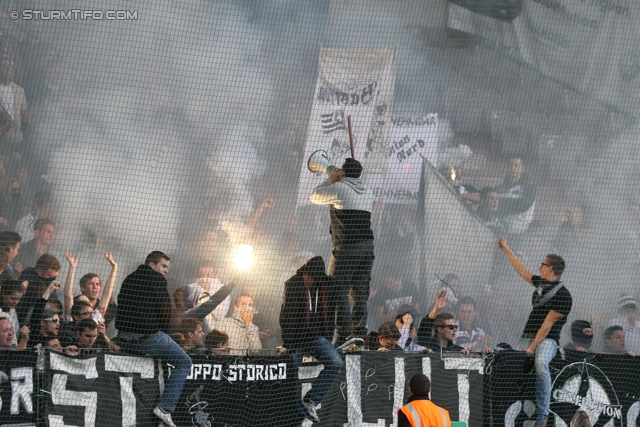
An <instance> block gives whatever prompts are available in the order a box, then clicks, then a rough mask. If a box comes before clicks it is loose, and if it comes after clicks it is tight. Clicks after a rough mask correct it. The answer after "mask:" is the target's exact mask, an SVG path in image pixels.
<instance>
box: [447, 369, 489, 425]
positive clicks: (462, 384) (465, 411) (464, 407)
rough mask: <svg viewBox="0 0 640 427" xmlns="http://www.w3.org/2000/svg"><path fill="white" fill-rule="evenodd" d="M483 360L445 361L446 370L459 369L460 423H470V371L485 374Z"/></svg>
mask: <svg viewBox="0 0 640 427" xmlns="http://www.w3.org/2000/svg"><path fill="white" fill-rule="evenodd" d="M482 360H483V359H482V358H466V357H465V358H461V357H455V358H448V359H444V368H445V369H459V370H461V371H462V372H460V373H458V413H459V418H460V421H469V415H470V414H471V408H470V407H469V389H470V385H469V371H478V373H480V375H482V374H483V373H484V366H483V362H482Z"/></svg>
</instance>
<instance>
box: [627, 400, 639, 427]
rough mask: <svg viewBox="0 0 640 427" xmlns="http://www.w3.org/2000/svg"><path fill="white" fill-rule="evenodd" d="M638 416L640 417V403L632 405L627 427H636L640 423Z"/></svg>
mask: <svg viewBox="0 0 640 427" xmlns="http://www.w3.org/2000/svg"><path fill="white" fill-rule="evenodd" d="M638 415H640V402H636V403H634V404H633V405H631V408H629V411H628V412H627V427H636V425H637V424H636V423H637V422H638Z"/></svg>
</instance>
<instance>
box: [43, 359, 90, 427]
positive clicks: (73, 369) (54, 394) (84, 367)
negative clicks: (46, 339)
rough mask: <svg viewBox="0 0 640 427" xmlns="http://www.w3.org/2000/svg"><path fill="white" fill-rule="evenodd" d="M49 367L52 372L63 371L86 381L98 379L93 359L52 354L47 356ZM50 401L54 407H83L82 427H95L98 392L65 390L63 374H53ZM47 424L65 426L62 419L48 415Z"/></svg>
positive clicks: (65, 384) (64, 376)
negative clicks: (70, 357) (81, 377)
mask: <svg viewBox="0 0 640 427" xmlns="http://www.w3.org/2000/svg"><path fill="white" fill-rule="evenodd" d="M49 366H50V367H51V369H52V370H56V371H63V372H66V373H68V374H71V375H80V376H83V377H85V378H87V379H95V378H98V370H97V369H96V358H95V357H93V358H91V359H69V358H66V357H64V356H62V355H59V354H56V353H53V352H52V353H50V354H49ZM51 400H52V401H53V404H54V405H64V406H84V426H85V427H95V425H96V410H97V405H98V392H96V391H91V392H80V391H71V390H67V376H66V375H65V374H54V375H53V380H52V381H51ZM49 423H50V424H51V425H56V426H60V427H62V426H64V425H65V424H64V421H63V419H62V417H59V416H55V415H49ZM54 423H55V424H54Z"/></svg>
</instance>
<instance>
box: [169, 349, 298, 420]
mask: <svg viewBox="0 0 640 427" xmlns="http://www.w3.org/2000/svg"><path fill="white" fill-rule="evenodd" d="M190 356H191V360H192V361H193V366H192V368H191V373H190V374H189V376H188V377H187V381H186V383H185V386H184V389H183V391H182V395H181V397H180V401H179V402H178V407H177V408H176V411H175V412H174V413H173V420H174V422H175V423H176V425H178V426H207V427H208V426H209V425H210V426H226V427H231V426H264V427H267V426H285V427H286V426H299V425H300V424H301V422H302V416H301V415H300V414H299V413H298V411H297V409H296V405H297V404H298V403H300V382H299V381H298V369H297V366H296V365H295V364H294V363H293V360H292V359H291V357H290V356H282V357H264V356H263V357H250V356H245V357H229V356H216V355H207V354H191V355H190ZM208 423H209V424H208Z"/></svg>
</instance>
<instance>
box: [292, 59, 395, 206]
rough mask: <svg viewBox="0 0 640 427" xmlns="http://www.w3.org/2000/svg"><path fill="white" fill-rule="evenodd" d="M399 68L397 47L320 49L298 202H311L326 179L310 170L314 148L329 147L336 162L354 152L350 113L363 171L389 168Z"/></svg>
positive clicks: (306, 203)
mask: <svg viewBox="0 0 640 427" xmlns="http://www.w3.org/2000/svg"><path fill="white" fill-rule="evenodd" d="M395 69H396V49H395V48H384V49H358V50H353V49H328V48H321V49H320V58H319V63H318V81H317V82H316V89H315V94H314V100H313V106H312V108H311V117H310V119H309V127H308V130H307V140H306V146H305V153H304V159H305V161H304V162H303V164H302V171H301V174H300V184H299V188H298V199H297V206H305V205H310V204H311V201H310V200H309V196H310V194H311V192H312V191H313V189H314V188H315V187H316V186H317V185H319V184H320V183H321V182H322V181H323V180H324V179H325V178H326V175H324V174H321V173H318V174H313V173H311V172H309V170H308V169H307V159H308V158H309V156H310V155H311V154H312V153H313V152H314V151H317V150H325V151H326V152H327V154H328V156H329V160H330V161H331V163H333V164H334V165H336V166H338V167H340V166H341V165H342V163H343V162H344V159H346V158H347V157H351V149H350V145H349V130H348V126H347V117H349V116H351V125H352V133H353V140H354V151H355V158H356V159H357V160H359V161H360V162H362V165H363V167H364V174H372V173H384V172H385V169H386V165H387V164H386V154H385V153H386V148H387V143H386V141H387V139H388V138H387V133H388V128H389V124H390V123H389V122H390V120H389V118H390V117H391V113H392V110H393V92H394V84H395Z"/></svg>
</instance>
